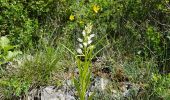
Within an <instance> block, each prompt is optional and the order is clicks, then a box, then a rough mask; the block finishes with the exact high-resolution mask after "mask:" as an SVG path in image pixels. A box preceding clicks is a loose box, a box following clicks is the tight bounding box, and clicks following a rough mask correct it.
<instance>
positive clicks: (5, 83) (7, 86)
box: [0, 77, 30, 99]
mask: <svg viewBox="0 0 170 100" xmlns="http://www.w3.org/2000/svg"><path fill="white" fill-rule="evenodd" d="M0 87H1V91H3V93H4V96H5V97H6V98H8V99H12V97H13V96H16V97H19V96H20V95H21V94H23V93H27V92H28V90H29V87H30V83H29V82H27V81H25V80H23V79H20V78H17V77H11V78H9V79H4V80H2V79H1V81H0Z"/></svg>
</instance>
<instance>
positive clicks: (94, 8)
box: [93, 5, 100, 13]
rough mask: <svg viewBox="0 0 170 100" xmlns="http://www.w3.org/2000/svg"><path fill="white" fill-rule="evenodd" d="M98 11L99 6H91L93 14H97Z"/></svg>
mask: <svg viewBox="0 0 170 100" xmlns="http://www.w3.org/2000/svg"><path fill="white" fill-rule="evenodd" d="M99 10H100V6H98V5H94V6H93V11H94V12H95V13H98V12H99Z"/></svg>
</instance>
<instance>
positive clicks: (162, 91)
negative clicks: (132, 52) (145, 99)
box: [151, 74, 170, 100]
mask: <svg viewBox="0 0 170 100" xmlns="http://www.w3.org/2000/svg"><path fill="white" fill-rule="evenodd" d="M169 82H170V75H169V74H168V75H160V74H153V75H152V81H151V85H152V88H153V90H154V93H155V95H158V96H160V97H161V98H164V99H165V100H168V99H169V98H170V94H169V93H170V89H169V87H170V85H169Z"/></svg>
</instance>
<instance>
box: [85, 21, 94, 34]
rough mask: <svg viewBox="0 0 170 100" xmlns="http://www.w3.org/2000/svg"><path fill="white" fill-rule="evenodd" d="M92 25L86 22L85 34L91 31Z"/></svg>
mask: <svg viewBox="0 0 170 100" xmlns="http://www.w3.org/2000/svg"><path fill="white" fill-rule="evenodd" d="M92 27H93V26H92V24H91V23H90V24H88V25H87V26H85V30H86V32H87V34H89V33H91V30H92Z"/></svg>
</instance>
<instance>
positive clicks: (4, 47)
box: [0, 36, 21, 65]
mask: <svg viewBox="0 0 170 100" xmlns="http://www.w3.org/2000/svg"><path fill="white" fill-rule="evenodd" d="M15 47H16V46H12V45H10V41H9V39H8V38H7V37H5V36H3V37H1V38H0V65H1V64H4V63H6V62H8V61H11V60H12V59H13V58H14V57H16V56H17V55H18V54H21V51H16V50H15V51H14V50H13V49H14V48H15Z"/></svg>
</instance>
